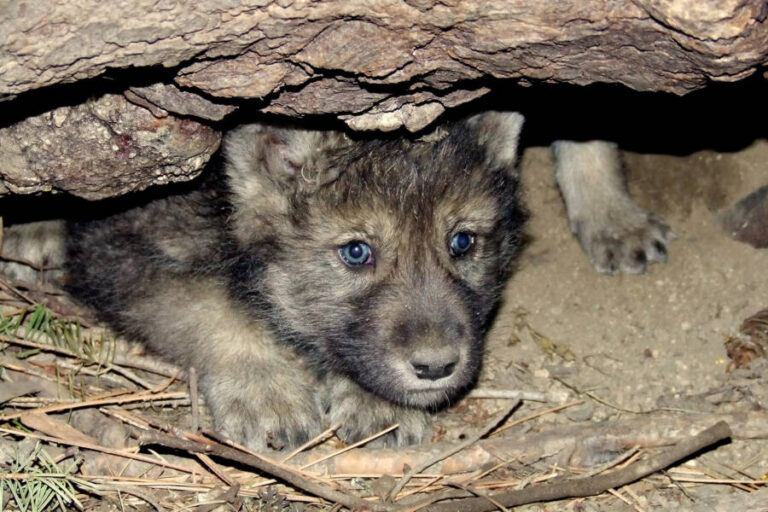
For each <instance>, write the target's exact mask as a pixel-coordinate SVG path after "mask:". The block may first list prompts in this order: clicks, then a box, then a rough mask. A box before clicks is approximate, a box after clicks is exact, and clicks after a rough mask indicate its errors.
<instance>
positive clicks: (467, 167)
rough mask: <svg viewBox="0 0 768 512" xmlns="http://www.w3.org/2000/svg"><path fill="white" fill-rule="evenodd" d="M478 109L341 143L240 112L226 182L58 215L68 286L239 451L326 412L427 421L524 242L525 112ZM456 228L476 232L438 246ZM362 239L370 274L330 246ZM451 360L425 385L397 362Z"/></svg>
mask: <svg viewBox="0 0 768 512" xmlns="http://www.w3.org/2000/svg"><path fill="white" fill-rule="evenodd" d="M515 116H516V115H515V114H498V113H487V114H483V115H481V116H476V117H474V118H472V119H470V120H467V121H461V122H456V123H453V124H450V125H446V126H444V127H441V128H440V129H439V130H440V131H439V132H438V133H436V134H433V135H432V136H431V139H432V140H431V141H419V140H410V139H408V138H405V137H401V138H388V139H367V140H359V141H352V140H349V139H348V138H346V137H345V136H343V135H341V134H339V133H335V132H324V133H320V132H305V131H300V130H294V129H290V128H278V127H270V126H265V125H250V126H246V127H243V128H240V129H238V130H236V131H235V132H234V133H233V134H231V135H230V136H229V137H228V141H227V144H226V147H225V153H226V156H227V159H228V163H227V165H226V172H225V176H220V175H216V174H213V175H212V176H210V177H209V178H208V179H206V180H205V181H203V182H202V183H200V186H199V188H196V189H193V190H189V191H185V192H183V193H180V194H177V195H173V196H170V197H166V198H163V199H158V200H155V201H152V202H149V203H147V204H145V205H143V206H139V207H136V208H133V209H130V210H127V211H125V212H123V213H119V214H116V215H112V216H109V217H106V218H104V219H101V220H95V221H89V222H82V223H73V224H71V225H70V229H69V237H68V246H67V268H68V271H69V273H70V279H69V282H70V283H72V286H71V287H70V288H71V291H72V292H73V293H74V294H75V295H76V296H77V297H80V298H81V299H83V300H84V301H86V302H88V303H89V304H91V305H92V306H94V307H95V308H96V309H97V310H99V311H100V312H101V313H102V314H103V315H104V317H105V318H107V319H108V320H109V321H110V322H111V323H112V324H113V325H114V326H116V327H117V328H119V329H120V330H121V331H123V332H125V333H127V334H128V335H129V336H132V337H135V338H139V339H142V340H145V341H146V342H147V343H148V344H149V345H150V346H151V347H153V348H154V349H156V350H158V351H159V352H161V353H162V354H164V355H165V356H167V357H169V358H170V359H172V360H173V361H175V362H177V363H179V364H183V365H185V366H195V367H196V368H197V369H198V371H199V372H200V374H201V385H202V387H203V391H204V392H205V394H206V398H207V401H208V403H209V405H210V407H211V408H212V412H213V415H214V419H215V421H216V425H217V427H218V428H220V429H222V430H224V431H225V432H226V433H227V434H229V435H230V436H233V437H235V438H236V439H237V440H238V441H241V442H245V443H248V444H249V445H251V446H252V447H255V448H261V447H263V446H264V445H271V446H276V447H280V446H283V445H286V444H296V443H299V442H301V441H303V440H305V439H306V438H307V437H311V436H313V435H315V434H317V433H319V431H320V429H321V428H322V426H323V424H333V423H339V424H341V429H340V430H339V432H340V434H341V435H342V436H344V437H346V438H348V439H349V440H354V439H357V438H360V437H362V436H365V435H368V434H371V433H373V432H374V431H377V430H379V429H381V428H383V427H386V426H388V425H389V424H390V423H394V422H399V423H400V424H401V426H400V428H399V429H398V430H397V431H396V433H394V434H393V435H391V436H390V437H389V438H388V441H389V442H395V443H400V444H403V443H410V442H415V441H418V440H420V439H422V438H423V437H424V435H425V433H426V429H425V418H424V413H423V412H421V411H423V410H437V409H440V408H442V407H445V406H446V405H448V404H450V403H451V402H453V401H455V400H456V399H457V398H459V397H461V396H462V395H463V394H464V393H465V392H466V391H467V390H468V389H469V388H470V387H471V386H472V385H473V384H474V382H475V380H476V377H477V374H478V372H479V369H480V365H481V357H482V352H483V344H484V336H485V333H486V330H487V328H488V325H489V322H490V320H491V317H492V313H493V311H494V309H495V308H496V307H497V305H498V303H499V300H500V294H501V289H502V286H503V285H504V282H505V279H506V277H507V275H508V273H509V271H510V268H511V266H512V260H513V258H514V257H515V256H516V254H517V252H518V249H519V247H520V244H521V239H520V237H521V226H522V224H523V222H524V218H525V215H524V212H523V210H522V209H521V207H520V204H519V198H518V177H517V173H516V171H515V169H514V164H515V162H514V159H515V153H516V144H517V136H518V133H519V128H520V124H521V122H522V118H520V117H519V116H517V117H515ZM457 230H464V231H471V232H473V233H476V235H477V244H476V246H475V248H474V249H473V251H472V252H471V253H470V254H469V255H468V256H466V257H465V258H458V259H457V258H453V257H451V255H450V254H449V251H448V244H449V242H450V237H451V236H452V234H453V233H455V232H456V231H457ZM351 240H364V241H366V242H368V243H369V244H370V245H371V246H372V247H373V248H374V251H375V258H376V264H375V266H374V267H372V268H368V267H366V268H362V269H352V268H348V267H347V266H345V265H344V264H343V263H342V262H341V260H340V258H339V257H338V254H337V251H338V247H339V246H341V245H343V244H344V243H347V242H349V241H351ZM441 357H444V358H452V357H455V358H458V361H459V362H458V364H457V365H456V369H455V371H454V373H453V374H452V375H450V376H449V377H446V378H443V379H439V380H435V381H431V380H430V381H426V380H423V379H418V378H416V377H414V376H413V375H411V374H410V373H409V371H410V370H409V368H410V367H411V366H410V365H411V364H415V363H414V361H417V360H418V361H422V360H426V363H427V364H429V363H430V362H432V361H434V360H437V359H440V358H441Z"/></svg>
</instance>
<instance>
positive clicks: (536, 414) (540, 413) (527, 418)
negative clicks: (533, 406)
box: [494, 400, 584, 435]
mask: <svg viewBox="0 0 768 512" xmlns="http://www.w3.org/2000/svg"><path fill="white" fill-rule="evenodd" d="M583 403H584V400H576V401H574V402H568V403H567V404H562V405H558V406H556V407H550V408H549V409H544V410H541V411H536V412H534V413H533V414H529V415H528V416H523V417H522V418H519V419H516V420H515V421H512V422H510V423H507V424H506V425H504V426H503V427H499V429H498V430H496V431H495V432H494V435H498V434H500V433H502V432H504V431H505V430H509V429H510V428H512V427H514V426H516V425H520V424H521V423H525V422H526V421H530V420H532V419H535V418H538V417H539V416H544V415H545V414H550V413H553V412H558V411H562V410H563V409H567V408H569V407H573V406H576V405H581V404H583Z"/></svg>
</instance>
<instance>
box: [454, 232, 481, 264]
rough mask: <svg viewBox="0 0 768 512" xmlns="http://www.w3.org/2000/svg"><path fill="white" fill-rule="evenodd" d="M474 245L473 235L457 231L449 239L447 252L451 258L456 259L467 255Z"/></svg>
mask: <svg viewBox="0 0 768 512" xmlns="http://www.w3.org/2000/svg"><path fill="white" fill-rule="evenodd" d="M474 245H475V235H473V234H472V233H467V232H466V231H459V232H458V233H456V234H455V235H453V238H451V244H450V247H449V250H450V252H451V256H453V257H455V258H458V257H461V256H464V255H465V254H467V253H468V252H469V251H470V250H471V249H472V247H473V246H474Z"/></svg>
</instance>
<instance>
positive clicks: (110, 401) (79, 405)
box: [0, 391, 187, 421]
mask: <svg viewBox="0 0 768 512" xmlns="http://www.w3.org/2000/svg"><path fill="white" fill-rule="evenodd" d="M186 397H187V393H186V392H169V393H157V394H154V393H148V392H146V391H142V392H141V393H134V394H131V395H128V396H117V397H114V398H103V399H97V400H83V401H82V402H66V403H59V404H54V405H49V406H46V407H38V408H37V409H31V410H27V411H22V412H16V413H11V414H3V415H0V421H8V420H14V419H16V418H18V417H20V416H22V415H24V414H31V413H49V412H58V411H69V410H72V409H83V408H86V407H98V406H101V405H119V404H126V403H130V402H150V401H153V400H168V399H177V398H186Z"/></svg>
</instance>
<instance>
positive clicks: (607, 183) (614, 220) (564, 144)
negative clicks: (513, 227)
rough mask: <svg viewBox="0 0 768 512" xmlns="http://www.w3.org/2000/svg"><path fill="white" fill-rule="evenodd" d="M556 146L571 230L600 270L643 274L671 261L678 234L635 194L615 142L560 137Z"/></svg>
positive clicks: (558, 177)
mask: <svg viewBox="0 0 768 512" xmlns="http://www.w3.org/2000/svg"><path fill="white" fill-rule="evenodd" d="M552 149H553V150H554V154H555V159H556V176H557V182H558V185H559V186H560V191H561V192H562V194H563V199H564V200H565V206H566V209H567V210H568V220H569V221H570V224H571V230H572V231H573V233H574V234H575V235H576V236H577V237H578V239H579V242H580V243H581V246H582V248H583V249H584V252H586V253H587V256H589V258H590V260H592V264H593V265H594V266H595V268H596V269H597V270H598V271H599V272H602V273H606V274H613V273H615V272H617V271H621V272H627V273H630V274H638V273H642V272H645V270H646V268H647V266H648V265H650V264H651V263H656V262H664V261H666V259H667V245H668V244H669V241H670V240H671V239H672V237H673V234H672V232H671V231H670V229H669V227H668V226H667V225H666V224H665V223H664V221H662V220H661V219H659V218H658V217H657V216H656V215H654V214H653V213H650V212H648V211H646V210H644V209H643V208H641V207H640V206H638V205H637V204H636V203H635V202H634V200H633V199H632V197H631V196H630V195H629V192H628V191H627V187H626V183H625V181H624V176H623V173H622V167H621V161H620V157H619V150H618V148H617V147H616V145H615V144H611V143H609V142H604V141H592V142H570V141H558V142H556V143H554V144H553V145H552Z"/></svg>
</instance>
